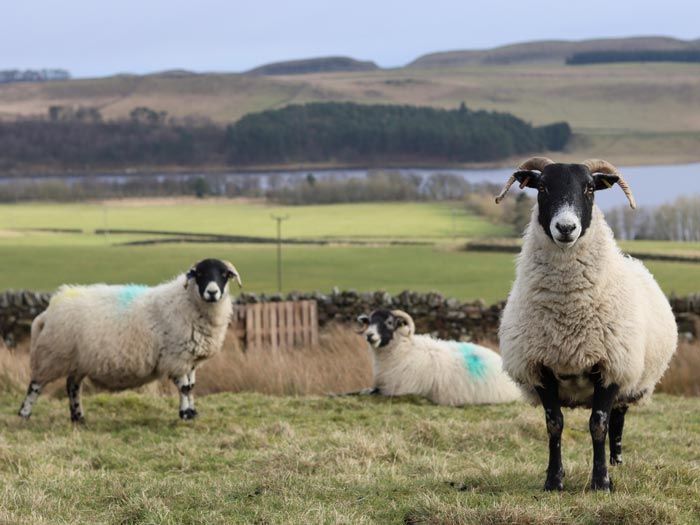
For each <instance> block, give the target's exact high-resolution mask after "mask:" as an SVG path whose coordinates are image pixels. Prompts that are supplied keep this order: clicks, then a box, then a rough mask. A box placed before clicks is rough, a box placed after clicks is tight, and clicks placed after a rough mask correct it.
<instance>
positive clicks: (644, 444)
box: [0, 392, 700, 524]
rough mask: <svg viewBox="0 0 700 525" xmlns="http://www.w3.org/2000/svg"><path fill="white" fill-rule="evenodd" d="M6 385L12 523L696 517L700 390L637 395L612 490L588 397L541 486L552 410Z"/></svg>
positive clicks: (4, 471) (4, 499) (1, 487)
mask: <svg viewBox="0 0 700 525" xmlns="http://www.w3.org/2000/svg"><path fill="white" fill-rule="evenodd" d="M20 397H21V395H20V393H14V394H8V393H4V394H1V395H0V407H2V408H0V522H2V523H87V522H90V523H173V524H174V523H212V524H217V523H353V524H355V523H426V524H452V523H474V524H483V523H487V524H496V523H510V524H540V523H544V524H564V523H566V524H569V523H574V524H603V523H624V524H633V523H642V524H662V523H663V524H673V523H694V520H695V517H696V516H697V511H698V510H700V509H699V508H698V504H697V502H698V501H700V499H699V496H700V463H699V462H698V457H697V453H696V452H697V450H696V447H695V443H696V441H697V434H698V432H700V410H699V409H700V400H698V399H684V398H678V397H670V396H665V395H660V396H657V398H656V401H655V403H654V404H652V405H651V406H649V407H645V408H639V409H637V410H634V411H631V412H630V415H629V417H628V424H627V427H626V429H625V442H626V443H625V451H624V454H625V461H626V462H625V464H624V465H622V466H621V467H617V468H615V469H613V470H612V476H613V479H614V481H615V483H616V487H617V488H616V491H615V492H614V493H613V494H612V495H608V494H592V493H589V492H588V491H587V490H586V488H587V483H588V476H589V473H590V468H591V464H590V463H591V458H590V456H591V451H590V436H589V435H588V432H587V430H586V429H587V425H588V413H587V412H586V411H567V412H566V415H565V417H566V419H567V423H566V430H565V433H564V440H563V455H564V462H565V466H566V469H567V478H566V489H565V491H564V492H563V493H561V494H545V493H543V492H542V491H541V484H542V482H543V479H544V469H545V466H546V456H547V446H546V431H545V425H544V418H543V416H542V414H541V410H540V409H537V408H533V407H529V406H525V405H522V404H510V405H500V406H488V407H470V408H466V409H454V408H447V407H436V406H433V405H430V404H429V403H427V402H425V401H422V400H417V399H407V400H404V399H388V398H364V399H359V398H341V399H328V398H326V397H314V396H309V397H303V398H298V397H274V396H265V395H262V394H253V393H243V394H216V395H211V396H206V397H203V398H200V403H199V408H200V412H201V414H202V415H201V417H200V419H198V420H196V421H195V422H193V423H192V424H187V423H183V422H180V421H178V420H177V419H176V417H175V416H176V415H175V411H174V405H173V402H172V399H170V398H167V397H163V396H152V395H147V394H138V393H134V392H126V393H121V394H95V395H90V396H88V397H87V399H86V405H87V406H88V417H89V419H88V423H87V425H86V426H85V427H83V428H74V427H72V426H71V424H70V423H69V422H68V418H67V414H66V412H67V411H66V409H65V407H64V401H65V400H62V399H56V398H53V397H51V396H49V397H47V398H46V399H42V400H41V402H40V403H39V405H38V406H37V409H36V413H35V415H34V416H33V417H32V420H30V421H29V422H23V421H20V420H19V418H18V417H17V416H16V415H15V408H16V407H15V405H17V404H18V403H19V398H20Z"/></svg>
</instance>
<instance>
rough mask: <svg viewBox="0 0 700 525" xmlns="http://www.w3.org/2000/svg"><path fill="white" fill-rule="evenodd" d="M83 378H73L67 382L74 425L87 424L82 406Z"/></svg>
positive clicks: (71, 417)
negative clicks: (81, 388)
mask: <svg viewBox="0 0 700 525" xmlns="http://www.w3.org/2000/svg"><path fill="white" fill-rule="evenodd" d="M82 380H83V379H82V378H79V379H78V378H76V377H73V376H70V377H68V379H67V380H66V391H67V392H68V404H69V406H70V420H71V421H72V422H73V423H85V418H84V417H83V407H82V406H81V404H80V387H81V384H82Z"/></svg>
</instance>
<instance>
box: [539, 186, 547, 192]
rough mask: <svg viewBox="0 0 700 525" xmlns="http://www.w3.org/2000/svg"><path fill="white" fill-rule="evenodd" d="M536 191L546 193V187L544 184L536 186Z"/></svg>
mask: <svg viewBox="0 0 700 525" xmlns="http://www.w3.org/2000/svg"><path fill="white" fill-rule="evenodd" d="M537 191H539V192H540V193H547V188H545V187H544V186H538V187H537Z"/></svg>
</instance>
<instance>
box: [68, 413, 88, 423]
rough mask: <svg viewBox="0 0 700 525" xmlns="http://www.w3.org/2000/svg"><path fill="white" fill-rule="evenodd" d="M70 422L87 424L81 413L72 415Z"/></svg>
mask: <svg viewBox="0 0 700 525" xmlns="http://www.w3.org/2000/svg"><path fill="white" fill-rule="evenodd" d="M70 422H71V423H75V424H76V425H84V424H85V418H84V417H83V416H82V415H80V416H73V415H71V417H70Z"/></svg>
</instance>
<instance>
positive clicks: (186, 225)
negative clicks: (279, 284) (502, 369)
mask: <svg viewBox="0 0 700 525" xmlns="http://www.w3.org/2000/svg"><path fill="white" fill-rule="evenodd" d="M272 215H275V216H283V217H289V220H287V221H285V222H284V225H283V235H284V236H285V237H289V238H303V239H310V238H314V239H367V240H376V239H399V240H404V241H410V240H425V239H436V240H441V239H450V238H453V237H462V238H464V237H490V236H504V235H509V234H511V229H510V228H508V227H507V226H503V225H497V224H493V223H491V222H489V221H488V220H487V219H484V218H482V217H479V216H476V215H472V214H469V213H468V212H466V211H465V209H464V206H463V205H461V204H459V203H457V204H454V205H452V206H450V205H445V204H433V203H410V202H409V203H372V204H334V205H327V206H293V207H283V206H268V205H265V204H257V203H248V202H241V201H237V200H229V199H220V200H219V199H207V200H202V201H196V200H194V199H193V200H185V201H183V200H173V201H171V200H168V199H161V200H160V201H156V200H152V199H151V200H148V201H139V200H126V201H107V202H106V203H105V204H101V203H94V204H82V203H81V204H44V203H31V204H12V205H0V230H3V229H23V228H78V229H81V230H84V231H85V232H94V231H95V230H97V229H115V230H117V229H122V230H157V231H169V232H190V233H215V234H222V235H249V236H256V237H275V236H276V235H277V233H276V223H275V222H274V221H273V220H272V217H271V216H272ZM2 242H3V239H2V236H0V243H2ZM0 245H1V244H0Z"/></svg>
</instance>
